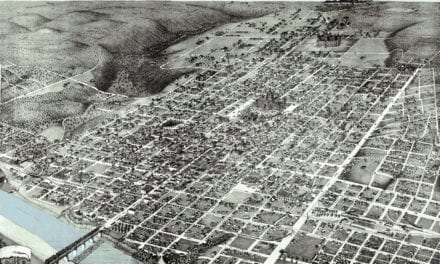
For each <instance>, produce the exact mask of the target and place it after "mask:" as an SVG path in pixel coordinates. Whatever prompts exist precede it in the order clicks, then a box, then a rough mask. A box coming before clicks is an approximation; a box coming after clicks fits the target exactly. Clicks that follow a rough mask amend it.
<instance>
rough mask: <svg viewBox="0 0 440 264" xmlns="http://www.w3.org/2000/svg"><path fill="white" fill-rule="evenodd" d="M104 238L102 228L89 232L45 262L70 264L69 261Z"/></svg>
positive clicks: (49, 263)
mask: <svg viewBox="0 0 440 264" xmlns="http://www.w3.org/2000/svg"><path fill="white" fill-rule="evenodd" d="M101 236H102V228H101V227H97V228H95V229H93V230H92V231H90V232H88V233H87V234H85V235H84V236H82V237H81V238H79V239H77V240H76V241H75V242H73V243H72V244H70V245H68V246H66V247H65V248H63V249H61V250H60V251H58V252H57V253H56V254H55V255H52V256H51V257H49V258H48V259H46V260H45V261H44V263H45V264H58V263H60V262H61V263H68V261H71V260H73V259H74V258H75V257H77V255H79V254H81V253H82V252H84V251H85V249H86V248H88V247H90V246H91V245H93V244H94V243H95V242H97V240H98V239H100V238H101Z"/></svg>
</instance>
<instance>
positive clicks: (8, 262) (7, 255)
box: [0, 246, 31, 264]
mask: <svg viewBox="0 0 440 264" xmlns="http://www.w3.org/2000/svg"><path fill="white" fill-rule="evenodd" d="M30 263H31V250H30V248H27V247H23V246H7V247H2V248H0V264H30Z"/></svg>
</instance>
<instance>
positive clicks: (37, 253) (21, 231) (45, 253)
mask: <svg viewBox="0 0 440 264" xmlns="http://www.w3.org/2000/svg"><path fill="white" fill-rule="evenodd" d="M0 237H2V238H4V239H5V240H7V242H12V243H17V244H19V245H22V246H25V247H28V248H30V249H31V250H32V255H33V256H34V257H35V258H36V260H38V261H40V263H43V260H45V259H47V258H49V257H50V256H52V255H53V254H55V253H56V250H55V249H54V248H52V247H51V246H50V245H48V244H47V243H46V242H45V241H43V240H42V239H40V238H39V237H37V236H35V235H34V234H32V233H31V232H29V231H27V230H26V229H25V228H23V227H21V226H19V225H17V224H15V223H14V222H12V221H10V220H9V219H7V218H5V217H4V216H2V215H0Z"/></svg>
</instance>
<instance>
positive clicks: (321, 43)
mask: <svg viewBox="0 0 440 264" xmlns="http://www.w3.org/2000/svg"><path fill="white" fill-rule="evenodd" d="M316 45H317V46H318V47H325V48H327V47H338V46H339V45H341V35H339V34H337V35H334V34H331V33H321V34H318V35H317V38H316Z"/></svg>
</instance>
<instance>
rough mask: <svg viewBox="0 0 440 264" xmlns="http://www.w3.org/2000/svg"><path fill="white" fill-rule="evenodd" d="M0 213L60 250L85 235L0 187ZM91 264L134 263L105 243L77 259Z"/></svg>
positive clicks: (131, 259)
mask: <svg viewBox="0 0 440 264" xmlns="http://www.w3.org/2000/svg"><path fill="white" fill-rule="evenodd" d="M0 215H2V216H4V217H6V218H8V219H9V220H11V221H12V222H14V223H15V224H17V225H19V226H21V227H23V228H25V229H26V230H28V231H30V232H31V233H33V234H34V235H36V236H38V237H39V238H41V239H42V240H44V241H45V242H46V243H47V244H49V245H50V246H51V247H53V248H54V249H55V250H61V249H63V248H64V247H66V246H68V245H69V244H71V243H72V242H74V241H75V240H77V239H78V238H80V237H82V236H83V235H84V234H85V232H84V231H81V230H79V229H77V228H76V227H74V226H72V225H70V224H67V223H65V222H63V221H61V220H60V219H58V218H56V217H54V216H52V215H50V214H49V213H46V212H45V211H43V210H41V209H39V208H37V207H34V206H32V205H30V204H27V203H25V202H24V201H22V200H20V199H19V198H17V197H15V196H13V195H11V194H9V193H6V192H4V191H1V190H0ZM92 263H93V264H101V263H102V264H113V263H114V264H132V263H137V262H136V261H135V260H134V259H133V258H132V257H130V256H128V255H126V254H124V252H122V251H120V250H118V249H116V248H115V247H113V246H112V245H111V244H110V243H108V242H105V243H103V244H102V245H101V246H100V247H98V248H97V249H95V250H94V251H93V252H92V253H91V254H90V255H89V256H87V257H86V258H85V259H84V260H83V261H82V262H81V264H92Z"/></svg>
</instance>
